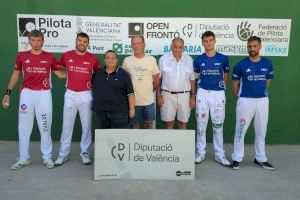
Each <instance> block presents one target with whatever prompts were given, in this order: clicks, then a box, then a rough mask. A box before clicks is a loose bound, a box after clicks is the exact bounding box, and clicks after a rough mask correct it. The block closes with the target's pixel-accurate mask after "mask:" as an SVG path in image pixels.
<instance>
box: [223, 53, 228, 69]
mask: <svg viewBox="0 0 300 200" xmlns="http://www.w3.org/2000/svg"><path fill="white" fill-rule="evenodd" d="M223 71H224V72H225V73H229V59H228V57H227V56H224V60H223Z"/></svg>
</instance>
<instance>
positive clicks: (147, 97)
mask: <svg viewBox="0 0 300 200" xmlns="http://www.w3.org/2000/svg"><path fill="white" fill-rule="evenodd" d="M131 45H132V49H133V55H132V56H128V57H126V58H125V59H124V62H123V67H124V69H125V70H126V71H127V72H128V73H129V74H130V76H131V81H132V84H133V88H134V94H135V112H136V115H135V117H134V118H133V119H132V121H131V125H132V126H133V128H139V127H140V121H141V120H142V118H143V120H144V128H146V129H151V128H153V123H152V122H153V120H155V104H154V93H153V91H155V90H156V88H157V86H158V85H159V70H158V67H157V63H156V60H155V58H154V57H153V56H146V55H145V53H144V50H145V46H146V45H145V40H144V38H143V37H142V36H134V37H133V38H132V39H131Z"/></svg>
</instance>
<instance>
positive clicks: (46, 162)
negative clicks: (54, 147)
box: [43, 158, 54, 169]
mask: <svg viewBox="0 0 300 200" xmlns="http://www.w3.org/2000/svg"><path fill="white" fill-rule="evenodd" d="M43 165H45V166H46V167H47V168H48V169H52V168H53V167H54V163H53V161H52V160H51V158H48V159H43Z"/></svg>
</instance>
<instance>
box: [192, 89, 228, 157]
mask: <svg viewBox="0 0 300 200" xmlns="http://www.w3.org/2000/svg"><path fill="white" fill-rule="evenodd" d="M209 114H210V117H211V121H212V126H213V144H214V150H215V155H216V156H218V157H223V156H225V151H224V148H223V123H224V120H225V92H224V91H223V90H222V91H213V90H204V89H202V88H198V90H197V99H196V118H197V138H196V152H197V153H198V154H202V155H205V153H206V151H205V147H206V128H207V123H208V119H209Z"/></svg>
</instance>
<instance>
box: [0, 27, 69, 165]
mask: <svg viewBox="0 0 300 200" xmlns="http://www.w3.org/2000/svg"><path fill="white" fill-rule="evenodd" d="M28 40H29V44H30V46H31V50H29V51H25V52H20V53H19V54H18V55H17V59H16V64H15V67H14V71H13V73H12V76H11V78H10V81H9V84H8V86H7V90H6V92H5V95H4V97H3V100H2V105H3V107H4V108H8V107H9V104H10V98H9V95H10V93H11V91H12V89H13V88H14V86H15V85H16V84H17V82H18V80H19V76H20V74H21V72H22V73H23V77H24V79H23V83H22V86H21V89H20V105H19V126H18V132H19V154H20V155H19V159H18V160H17V162H16V163H15V164H13V165H12V166H11V169H14V170H17V169H20V168H22V167H24V166H26V165H29V164H30V163H31V159H30V155H29V152H28V150H29V142H30V135H31V132H32V128H33V122H34V116H35V117H36V120H37V123H38V127H39V130H40V134H41V151H42V158H43V164H44V165H45V166H46V167H47V168H49V169H51V168H53V167H54V163H53V161H52V159H51V157H52V140H51V124H52V96H51V90H50V89H51V78H50V77H51V76H50V74H51V70H52V71H53V72H54V73H55V74H56V75H57V76H58V77H59V78H65V77H66V74H65V73H64V72H63V71H60V70H59V68H58V67H57V66H56V59H55V57H54V55H53V54H50V53H48V52H45V51H43V50H42V47H43V44H44V35H43V34H42V33H41V32H40V31H38V30H33V31H32V32H30V33H29V35H28Z"/></svg>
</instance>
